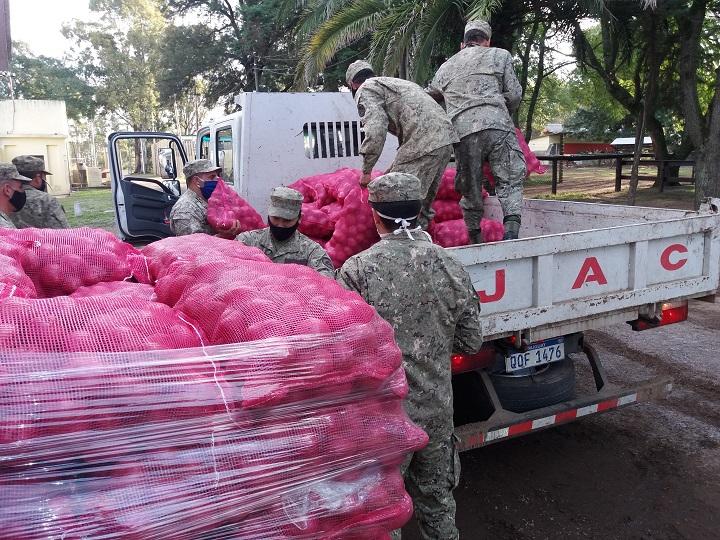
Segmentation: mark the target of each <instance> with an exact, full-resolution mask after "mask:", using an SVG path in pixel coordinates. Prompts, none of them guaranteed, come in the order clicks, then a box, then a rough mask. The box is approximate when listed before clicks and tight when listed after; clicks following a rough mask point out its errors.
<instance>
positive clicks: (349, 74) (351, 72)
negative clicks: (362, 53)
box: [345, 60, 372, 86]
mask: <svg viewBox="0 0 720 540" xmlns="http://www.w3.org/2000/svg"><path fill="white" fill-rule="evenodd" d="M364 69H370V70H371V69H372V66H371V65H370V64H369V63H368V62H367V61H365V60H355V61H354V62H353V63H352V64H350V65H349V66H348V68H347V71H346V72H345V82H346V83H347V84H348V86H350V83H351V82H352V80H353V79H354V78H355V75H357V74H358V73H360V72H361V71H362V70H364Z"/></svg>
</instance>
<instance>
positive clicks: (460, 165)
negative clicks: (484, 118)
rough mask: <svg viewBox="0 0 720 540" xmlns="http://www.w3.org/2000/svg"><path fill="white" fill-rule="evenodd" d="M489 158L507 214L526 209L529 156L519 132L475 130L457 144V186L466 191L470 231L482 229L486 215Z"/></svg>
mask: <svg viewBox="0 0 720 540" xmlns="http://www.w3.org/2000/svg"><path fill="white" fill-rule="evenodd" d="M486 159H487V161H488V162H489V163H490V170H491V171H492V173H493V176H494V177H495V193H496V194H497V198H498V200H499V201H500V206H501V207H502V211H503V215H504V216H505V217H507V216H519V215H520V211H521V209H522V192H523V180H524V179H525V157H524V156H523V153H522V150H520V145H519V144H518V142H517V138H516V137H515V133H514V132H511V131H502V130H499V129H486V130H484V131H478V132H476V133H471V134H470V135H467V136H465V137H463V138H462V139H460V143H458V144H457V145H456V147H455V160H456V162H457V175H456V176H455V190H456V191H457V192H458V193H460V194H461V195H462V199H461V200H460V207H461V208H462V211H463V218H464V219H465V225H467V228H468V231H477V230H479V229H480V220H481V219H482V217H483V198H482V180H483V173H482V168H483V161H485V160H486Z"/></svg>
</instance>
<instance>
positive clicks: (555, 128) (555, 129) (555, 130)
mask: <svg viewBox="0 0 720 540" xmlns="http://www.w3.org/2000/svg"><path fill="white" fill-rule="evenodd" d="M564 131H565V128H564V126H563V125H562V124H548V125H547V126H545V129H543V133H550V134H552V135H559V134H560V133H563V132H564Z"/></svg>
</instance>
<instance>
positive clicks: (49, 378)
mask: <svg viewBox="0 0 720 540" xmlns="http://www.w3.org/2000/svg"><path fill="white" fill-rule="evenodd" d="M360 326H362V325H360ZM360 339H362V340H366V339H368V335H367V332H365V331H364V329H363V328H358V327H357V326H355V327H348V328H346V329H345V330H344V331H338V332H332V333H328V334H324V335H321V334H314V335H312V334H309V335H303V336H292V337H285V338H282V339H280V338H273V339H268V340H264V341H259V342H253V343H245V344H235V345H222V346H210V347H204V348H194V349H183V350H177V351H149V352H134V353H92V354H89V353H85V354H82V353H81V354H78V353H75V354H72V353H56V354H53V355H48V354H40V353H34V354H33V353H15V352H12V351H9V350H7V349H3V351H2V352H0V387H1V388H2V389H3V391H2V392H1V393H0V410H2V411H3V415H2V418H1V419H0V528H1V529H2V531H3V538H5V539H26V538H105V537H113V538H114V537H122V538H138V539H139V538H143V539H149V538H176V539H185V538H188V539H190V538H205V537H207V538H258V539H260V538H320V537H322V538H342V537H347V535H344V534H343V531H351V532H352V537H353V538H373V539H374V538H378V534H379V533H383V534H385V533H387V532H388V531H390V530H392V529H394V528H395V527H398V526H401V525H402V524H403V523H405V521H406V520H407V519H408V518H409V516H410V514H411V511H412V505H411V503H410V501H409V498H408V496H407V494H406V493H405V492H404V490H403V487H402V481H401V480H400V479H399V474H398V467H399V464H400V463H401V462H402V460H403V459H404V457H405V455H406V453H407V452H411V451H413V450H416V449H419V448H421V447H423V446H424V444H425V443H426V441H427V439H426V435H425V434H424V432H423V431H422V430H420V429H419V428H418V427H416V426H414V425H413V424H412V423H411V422H410V421H409V420H408V419H407V417H406V416H405V413H404V411H403V407H402V401H401V396H403V395H404V394H405V392H406V383H405V379H404V375H403V372H402V370H401V369H399V370H396V371H394V372H393V373H392V374H391V375H390V376H388V377H387V378H386V379H385V380H384V381H381V382H380V383H379V384H376V385H374V387H373V388H372V389H371V388H369V387H368V386H367V385H366V384H364V382H363V381H361V374H357V375H356V378H353V377H352V376H350V378H348V380H347V381H346V382H347V384H346V385H345V386H344V387H343V388H344V391H343V392H339V391H336V392H333V393H329V392H327V391H326V390H327V386H326V385H324V384H322V383H323V380H324V379H325V378H326V377H327V374H326V373H318V372H317V371H316V370H315V366H314V365H313V363H312V361H311V359H312V357H313V353H315V354H317V355H320V356H322V355H325V354H327V351H328V350H329V349H330V350H333V349H332V347H333V346H334V345H335V344H337V343H353V342H357V341H358V340H360ZM331 356H332V357H333V358H335V357H337V360H338V363H339V364H341V363H343V362H347V359H342V360H341V359H340V358H339V356H337V355H336V353H333V354H332V355H331ZM293 357H295V358H304V359H305V360H306V361H305V362H297V361H293ZM272 373H274V374H275V378H276V380H277V381H278V382H279V381H280V380H282V381H283V382H284V383H285V385H287V386H288V387H294V388H302V389H303V392H302V393H301V394H300V393H296V394H295V399H286V400H284V401H283V402H282V404H278V402H277V401H271V402H267V403H266V404H262V403H260V402H258V400H257V398H258V396H259V395H261V394H263V392H265V393H270V394H271V393H272V392H273V391H275V390H276V387H275V386H274V385H273V384H274V382H275V381H273V380H272V377H271V374H272Z"/></svg>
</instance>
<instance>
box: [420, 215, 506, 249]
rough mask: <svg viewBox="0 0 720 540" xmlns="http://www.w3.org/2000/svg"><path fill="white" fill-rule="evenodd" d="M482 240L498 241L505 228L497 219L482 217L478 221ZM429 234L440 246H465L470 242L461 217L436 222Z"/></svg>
mask: <svg viewBox="0 0 720 540" xmlns="http://www.w3.org/2000/svg"><path fill="white" fill-rule="evenodd" d="M480 227H481V230H482V238H483V242H499V241H500V240H502V239H503V236H504V235H505V228H504V227H503V224H502V223H500V222H499V221H495V220H492V219H485V218H483V219H482V220H481V222H480ZM431 235H432V237H433V240H434V242H435V243H436V244H438V245H440V246H442V247H457V246H466V245H468V243H469V242H470V238H469V237H468V232H467V226H466V225H465V221H464V220H462V219H455V220H451V221H444V222H442V223H436V224H435V225H434V226H433V228H432V230H431Z"/></svg>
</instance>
